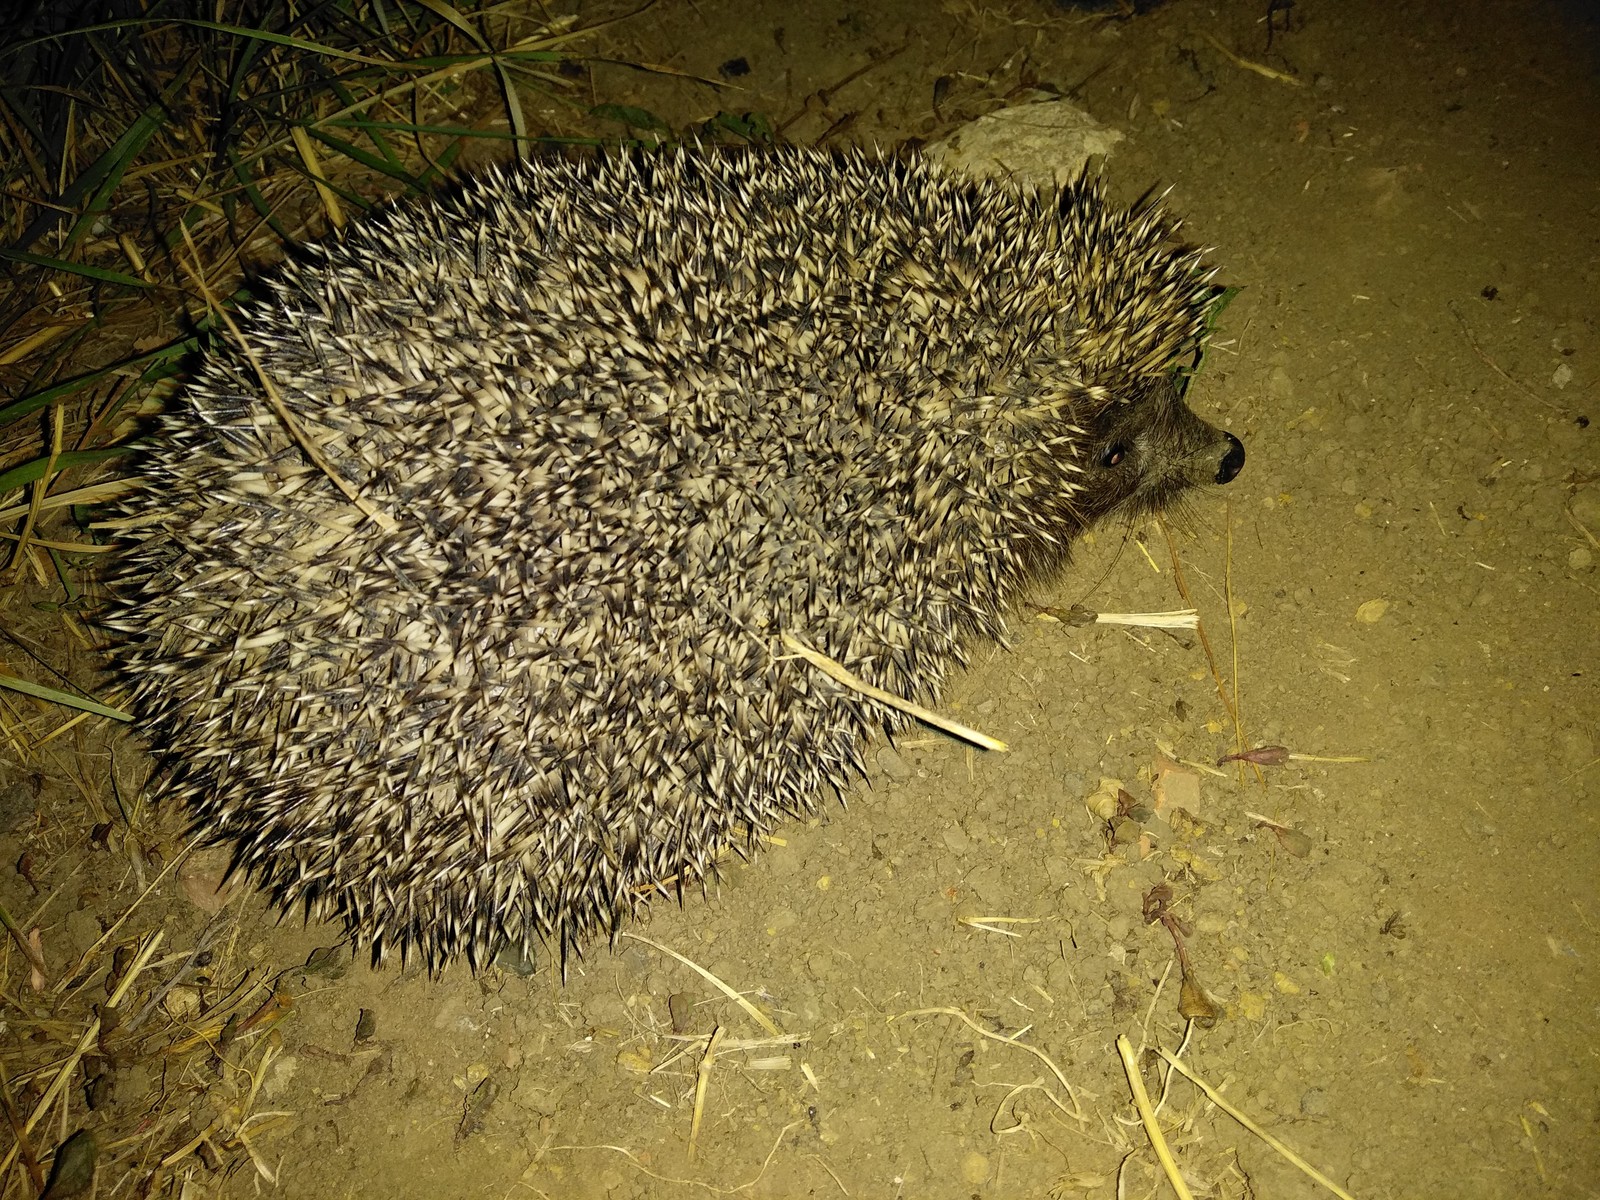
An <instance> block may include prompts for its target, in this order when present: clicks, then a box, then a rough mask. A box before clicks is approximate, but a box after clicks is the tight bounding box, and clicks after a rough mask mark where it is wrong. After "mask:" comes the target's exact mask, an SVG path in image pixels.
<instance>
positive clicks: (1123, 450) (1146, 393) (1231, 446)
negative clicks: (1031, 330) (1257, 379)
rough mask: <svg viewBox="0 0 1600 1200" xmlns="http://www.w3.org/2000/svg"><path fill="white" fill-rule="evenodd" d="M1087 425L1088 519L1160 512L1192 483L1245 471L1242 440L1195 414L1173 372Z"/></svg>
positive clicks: (1081, 500)
mask: <svg viewBox="0 0 1600 1200" xmlns="http://www.w3.org/2000/svg"><path fill="white" fill-rule="evenodd" d="M1086 428H1087V431H1088V433H1089V435H1090V440H1089V443H1088V445H1087V446H1086V447H1085V454H1084V456H1083V460H1082V461H1083V465H1084V466H1085V468H1086V471H1087V473H1086V475H1085V476H1084V480H1083V489H1082V492H1081V493H1080V495H1079V497H1078V505H1079V508H1080V509H1081V511H1082V512H1083V515H1084V518H1085V519H1086V520H1088V521H1093V520H1098V519H1100V518H1103V517H1107V516H1112V515H1115V516H1118V517H1122V518H1126V519H1130V520H1131V519H1135V518H1138V517H1142V516H1149V515H1152V514H1155V513H1160V512H1163V511H1165V510H1167V509H1168V508H1169V507H1171V506H1172V505H1173V504H1175V503H1177V502H1178V501H1179V500H1180V498H1181V497H1182V496H1183V495H1184V493H1185V492H1187V491H1189V490H1190V489H1191V488H1194V487H1196V486H1199V485H1203V484H1211V483H1228V482H1231V481H1232V480H1233V479H1234V477H1235V476H1237V475H1238V474H1239V472H1240V471H1241V470H1243V469H1244V445H1243V443H1241V442H1240V441H1239V439H1238V438H1236V437H1234V436H1233V434H1231V433H1228V432H1227V431H1226V430H1222V429H1218V428H1217V427H1216V426H1214V425H1211V424H1209V423H1207V422H1206V421H1203V420H1201V419H1200V417H1198V416H1196V415H1195V413H1194V410H1192V409H1191V408H1190V407H1189V406H1188V405H1187V404H1185V403H1184V400H1183V396H1182V393H1181V391H1180V389H1179V386H1178V383H1177V381H1176V380H1175V379H1173V378H1171V377H1169V378H1164V379H1155V380H1150V381H1149V382H1148V383H1146V384H1144V385H1142V387H1141V389H1140V392H1139V394H1138V395H1136V396H1135V397H1134V398H1133V399H1132V400H1131V401H1126V402H1117V403H1112V404H1109V405H1107V406H1106V407H1105V409H1103V410H1102V411H1101V412H1100V413H1099V414H1098V415H1097V416H1096V417H1095V418H1094V419H1093V420H1092V421H1090V422H1089V423H1088V424H1087V426H1086Z"/></svg>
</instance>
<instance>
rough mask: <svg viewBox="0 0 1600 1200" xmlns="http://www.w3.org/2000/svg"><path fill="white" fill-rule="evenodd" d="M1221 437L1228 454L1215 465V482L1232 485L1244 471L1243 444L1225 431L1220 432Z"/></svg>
mask: <svg viewBox="0 0 1600 1200" xmlns="http://www.w3.org/2000/svg"><path fill="white" fill-rule="evenodd" d="M1222 436H1223V438H1224V439H1225V440H1226V441H1227V443H1228V452H1227V453H1226V454H1224V455H1223V456H1222V461H1221V462H1220V463H1218V464H1217V482H1218V483H1232V482H1233V481H1234V480H1235V479H1237V478H1238V477H1239V472H1240V471H1242V470H1244V443H1243V442H1241V441H1240V440H1239V439H1238V438H1236V437H1234V436H1233V434H1231V433H1229V432H1228V431H1227V430H1226V429H1224V430H1222Z"/></svg>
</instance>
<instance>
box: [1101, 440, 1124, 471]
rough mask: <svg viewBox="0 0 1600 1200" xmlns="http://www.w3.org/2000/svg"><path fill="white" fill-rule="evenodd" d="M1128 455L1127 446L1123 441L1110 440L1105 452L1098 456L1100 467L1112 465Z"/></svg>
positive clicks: (1115, 464)
mask: <svg viewBox="0 0 1600 1200" xmlns="http://www.w3.org/2000/svg"><path fill="white" fill-rule="evenodd" d="M1127 457H1128V447H1127V444H1126V443H1124V442H1112V443H1111V445H1109V446H1107V447H1106V452H1105V453H1104V454H1102V455H1101V456H1100V465H1101V466H1102V467H1114V466H1117V465H1118V464H1119V463H1121V462H1122V460H1123V459H1125V458H1127Z"/></svg>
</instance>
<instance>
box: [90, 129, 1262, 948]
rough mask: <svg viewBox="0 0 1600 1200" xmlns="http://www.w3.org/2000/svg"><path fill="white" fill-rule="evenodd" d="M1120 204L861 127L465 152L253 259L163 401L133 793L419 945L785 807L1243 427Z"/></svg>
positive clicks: (287, 889) (1158, 261)
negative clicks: (312, 450) (1223, 403)
mask: <svg viewBox="0 0 1600 1200" xmlns="http://www.w3.org/2000/svg"><path fill="white" fill-rule="evenodd" d="M1169 235H1170V229H1169V227H1168V225H1167V224H1166V222H1165V221H1164V220H1163V218H1162V217H1161V216H1160V214H1159V213H1158V212H1156V211H1155V210H1154V209H1152V208H1150V207H1138V208H1136V209H1134V210H1133V211H1127V210H1122V209H1118V208H1115V207H1112V206H1110V205H1108V204H1107V203H1106V202H1104V200H1103V199H1102V197H1101V195H1100V192H1099V190H1098V188H1097V187H1096V186H1095V185H1093V184H1090V183H1085V184H1082V185H1079V186H1077V187H1073V188H1069V189H1067V190H1065V191H1064V192H1062V193H1061V194H1060V195H1059V196H1035V195H1031V194H1026V195H1025V194H1018V193H1015V192H1013V191H1011V190H1009V189H1007V188H1005V187H1003V186H1000V185H997V184H991V183H975V182H968V181H964V180H960V179H957V178H955V177H953V176H950V175H947V174H945V173H943V172H942V171H940V170H939V169H937V168H935V167H934V166H932V165H929V164H927V163H924V162H921V161H911V162H902V161H896V160H893V159H889V158H884V157H880V156H874V155H870V154H865V153H858V152H846V153H841V154H832V153H824V152H816V151H800V150H786V151H776V152H742V153H733V152H728V153H722V152H713V151H707V150H693V149H691V150H680V151H667V152H660V153H654V154H637V155H617V156H609V157H597V158H592V159H588V160H585V161H582V162H570V161H565V160H549V161H543V162H538V163H535V164H533V165H528V166H519V167H515V168H508V169H502V170H493V171H489V172H488V173H486V174H484V175H482V176H480V177H478V178H476V179H474V180H471V181H469V182H467V183H466V184H464V185H463V186H461V187H460V188H459V189H458V190H456V191H455V192H453V193H452V194H450V195H448V196H446V197H444V198H442V199H439V200H436V201H430V202H426V203H419V204H412V205H408V206H404V207H396V208H395V209H393V210H392V211H389V212H388V213H386V214H384V215H381V216H379V217H377V218H376V219H373V220H371V221H370V222H368V223H366V224H364V225H362V226H360V227H358V228H356V229H354V230H352V231H350V232H349V233H347V234H345V235H343V236H342V237H341V238H338V239H335V240H332V241H330V242H328V243H326V244H324V245H322V246H320V247H317V248H313V249H312V250H310V251H309V252H308V253H306V254H305V255H303V256H301V257H300V258H299V259H297V260H296V261H295V262H293V263H291V264H290V265H288V266H287V267H286V268H285V269H284V270H282V271H281V273H279V274H278V275H277V276H276V278H275V279H274V281H273V282H272V283H271V285H270V291H269V292H268V293H267V294H266V296H265V297H264V298H263V299H260V300H259V301H257V302H255V303H253V304H252V305H250V306H248V307H247V308H246V309H245V310H244V312H243V313H242V314H241V315H240V324H241V327H242V329H243V331H244V335H245V338H246V340H247V341H248V343H249V345H250V347H251V353H252V355H253V356H254V359H255V360H256V362H258V363H259V365H260V368H261V371H262V372H263V373H264V374H265V375H266V376H267V377H268V378H270V380H271V382H272V385H273V387H274V389H275V390H276V392H277V393H278V394H279V395H280V396H281V398H282V404H283V405H285V406H287V408H288V409H289V410H290V411H291V412H292V413H293V415H294V418H295V421H296V422H297V423H298V424H299V426H300V427H301V432H302V435H303V436H304V437H305V438H309V439H310V440H312V441H313V442H314V443H315V444H316V445H317V446H318V447H319V448H320V451H321V454H322V455H323V456H324V457H325V459H326V460H327V462H329V463H331V465H332V466H333V468H334V469H335V470H336V471H337V473H338V475H339V476H340V477H341V478H342V479H343V481H344V482H345V484H346V487H347V489H348V490H349V491H351V492H354V493H357V494H359V496H360V497H361V498H362V499H363V501H364V502H366V503H368V504H369V505H370V506H371V507H373V508H375V509H377V510H381V513H382V514H384V515H386V516H387V518H388V521H387V522H384V521H375V520H372V519H369V518H368V517H366V516H364V515H363V514H362V512H361V511H360V510H359V509H358V508H357V507H356V506H355V505H354V504H352V503H351V501H350V500H349V499H347V497H346V495H345V494H344V493H342V492H341V491H340V490H339V489H337V488H335V487H334V486H333V484H332V482H331V481H330V479H329V478H328V476H327V474H326V473H325V472H324V470H323V469H321V468H320V467H319V466H317V465H314V464H313V463H312V462H311V461H310V460H309V459H308V458H307V456H306V454H305V453H304V452H303V451H302V449H301V448H300V445H299V444H297V442H296V440H295V438H294V437H291V436H290V434H289V433H287V432H286V431H285V428H284V427H283V425H282V424H281V423H280V421H279V419H278V418H277V416H275V415H274V413H275V411H276V410H275V408H274V406H273V405H272V404H271V403H268V401H267V399H266V398H265V397H264V389H263V386H262V384H261V382H260V379H259V376H258V374H257V372H256V369H255V367H254V366H253V365H252V363H251V361H250V359H249V358H248V357H247V356H246V355H245V354H244V353H242V352H241V351H239V350H238V349H237V348H228V349H221V350H219V351H217V352H216V353H215V354H214V355H213V356H212V357H211V358H210V359H209V360H208V361H207V362H206V363H205V364H204V366H203V368H202V370H201V372H200V374H199V376H198V378H197V380H196V382H195V383H194V385H193V386H192V387H191V388H190V389H189V391H188V392H187V394H186V400H185V401H184V406H183V410H182V411H181V412H179V413H177V414H175V415H174V416H173V417H172V418H169V420H168V421H167V424H166V427H165V428H164V430H163V431H162V433H161V434H160V436H159V437H158V438H157V439H156V441H155V444H154V446H153V448H152V450H151V453H150V456H149V460H148V465H147V469H146V478H147V483H148V487H146V488H145V489H144V490H143V491H142V493H141V495H140V497H139V498H138V499H136V500H135V501H133V502H131V503H130V512H129V517H130V518H131V520H130V525H132V527H133V532H132V534H131V537H132V538H133V539H134V541H135V545H134V546H133V548H132V550H131V551H130V553H129V554H128V555H127V557H126V565H125V568H124V578H123V579H122V581H121V583H120V585H119V587H118V589H117V590H118V592H119V594H120V596H121V600H120V604H121V608H120V611H119V614H118V616H117V617H116V618H115V623H116V624H117V625H118V626H119V627H121V628H122V629H124V630H126V631H127V637H128V644H127V645H126V646H125V647H124V651H123V661H124V662H125V664H126V669H127V672H128V674H129V675H130V676H131V678H132V680H133V682H134V687H135V699H136V703H137V705H138V706H139V708H140V709H141V711H142V713H143V714H144V715H145V717H146V719H147V728H148V729H149V730H150V731H151V737H152V740H153V741H154V743H155V744H156V746H157V747H158V748H160V750H161V751H162V753H163V754H164V755H165V757H166V760H167V772H168V773H167V785H166V786H167V790H168V792H169V793H170V794H174V795H176V796H178V797H181V799H182V800H183V801H184V802H185V803H187V804H188V805H189V807H190V809H191V810H192V812H193V814H194V816H195V819H196V821H197V823H198V826H199V827H200V828H201V829H202V830H204V831H205V832H206V833H208V834H209V835H211V836H212V837H213V838H215V839H217V840H219V841H223V842H227V843H231V844H232V845H233V846H234V848H235V862H236V866H237V867H238V868H239V869H241V870H247V871H248V872H249V873H250V874H251V875H252V876H253V877H255V878H256V879H257V880H259V881H260V882H261V883H263V884H264V885H265V886H266V887H267V888H268V889H270V891H271V892H272V894H273V895H274V897H275V898H276V899H277V900H278V901H279V902H280V903H282V904H284V905H295V904H303V905H305V906H306V907H308V908H309V909H310V910H312V911H314V912H317V913H321V914H326V915H333V916H337V917H339V918H341V919H342V920H343V921H344V923H345V924H346V926H347V927H348V929H349V931H350V932H351V933H352V934H353V935H354V936H355V937H356V938H357V940H359V941H362V942H365V943H367V944H369V945H370V946H371V948H372V951H373V954H374V956H375V958H378V959H382V958H383V957H384V956H385V954H386V953H388V952H391V951H399V952H400V953H402V954H404V953H418V954H420V955H421V956H422V957H423V958H424V959H425V960H426V961H427V962H428V964H429V965H430V966H438V965H440V964H443V963H445V962H447V961H449V960H451V959H453V958H456V957H458V956H461V955H466V956H467V957H469V958H470V959H472V960H473V961H474V962H482V961H483V960H484V959H485V958H486V957H487V956H488V955H489V954H492V953H494V952H495V951H496V950H497V949H499V948H501V947H509V948H512V949H514V950H517V951H520V952H523V953H531V952H532V951H533V948H534V943H535V942H537V941H539V940H544V941H547V942H549V943H552V944H554V945H556V946H559V947H560V948H561V949H562V950H563V952H564V951H565V950H567V949H568V948H572V947H578V948H581V946H582V944H583V943H584V942H585V941H587V940H588V939H590V938H591V937H593V936H594V935H596V934H602V933H607V932H610V933H614V932H615V931H616V929H617V927H618V924H619V922H620V921H621V920H623V919H624V917H625V916H626V915H627V914H628V913H629V912H630V910H631V909H632V908H633V907H634V906H635V905H636V904H637V903H638V902H639V898H640V897H641V896H642V895H644V894H645V893H647V892H648V891H649V890H651V889H652V888H662V887H681V886H682V885H683V884H684V883H685V882H694V881H696V880H698V879H700V878H701V877H702V876H703V875H704V874H705V873H706V872H707V871H708V870H709V869H710V866H711V864H712V863H713V861H714V860H715V859H716V858H717V856H718V855H719V853H721V852H722V851H724V850H725V849H727V848H729V847H742V846H744V845H746V844H749V843H751V842H753V841H754V840H755V839H756V838H757V837H758V836H759V835H762V834H765V833H767V832H768V831H770V830H771V829H773V827H774V826H775V825H776V824H777V823H778V822H780V821H781V820H782V819H783V818H784V817H785V816H786V815H791V814H806V813H810V812H813V811H815V810H816V806H817V805H818V803H819V801H820V799H821V797H822V796H824V795H826V794H827V793H829V792H831V791H836V790H840V789H843V788H845V787H847V786H848V781H849V778H850V776H851V775H852V773H853V772H857V771H859V770H860V768H861V765H862V762H861V753H862V745H863V742H864V740H865V739H867V738H868V737H869V736H870V735H871V734H872V733H873V732H874V731H875V730H882V729H884V728H885V727H887V728H888V729H889V730H890V731H893V730H894V729H896V728H899V727H900V726H901V725H902V724H903V722H904V718H901V717H899V716H898V715H896V714H894V713H892V712H889V711H887V710H884V709H881V708H878V707H877V706H875V705H873V704H872V703H871V702H869V701H866V700H864V699H862V698H861V697H860V696H858V695H856V694H855V693H853V692H850V691H848V690H846V689H844V688H842V687H841V686H839V685H838V684H836V683H835V682H833V681H832V680H830V679H828V678H826V677H824V676H822V675H821V674H820V673H818V672H817V671H816V670H815V669H814V668H811V667H809V666H807V665H806V664H805V663H803V662H800V661H798V660H795V659H793V658H792V657H791V656H788V655H787V654H786V653H785V652H784V650H783V647H782V645H781V641H780V639H781V637H782V635H783V634H785V633H789V634H792V635H794V636H795V637H797V638H799V639H800V640H801V641H804V642H806V643H808V644H810V645H811V646H814V647H816V648H817V649H819V650H821V651H822V652H824V653H825V654H828V655H830V656H832V657H833V658H834V659H836V660H838V661H839V662H841V663H842V664H844V665H845V666H846V667H847V668H849V669H850V670H852V671H854V672H855V673H856V674H858V675H860V676H862V677H863V678H865V679H866V680H867V681H869V682H871V683H874V684H877V685H878V686H880V687H882V688H885V689H887V690H889V691H892V692H895V693H898V694H900V695H903V696H905V697H907V698H910V699H914V700H917V701H919V702H922V703H925V704H931V703H933V702H935V700H936V699H937V697H938V695H939V693H940V690H941V687H942V685H943V684H944V682H945V680H946V678H947V676H948V675H949V674H950V672H951V670H952V669H953V668H955V667H957V666H958V665H960V664H961V663H962V662H963V661H964V648H965V647H966V646H967V645H969V644H970V643H971V642H972V640H973V639H975V638H982V637H987V638H998V637H1000V636H1001V635H1002V633H1003V615H1004V612H1005V610H1006V608H1007V607H1008V605H1009V604H1010V603H1011V602H1012V601H1013V600H1014V599H1015V597H1016V594H1017V592H1018V590H1019V588H1020V587H1021V586H1022V585H1023V584H1024V583H1025V582H1027V581H1029V580H1030V579H1032V578H1034V577H1036V576H1037V575H1038V574H1039V573H1040V572H1043V571H1047V570H1049V569H1051V568H1053V567H1055V566H1058V565H1059V564H1060V563H1062V562H1063V561H1064V560H1065V557H1066V553H1067V549H1068V546H1069V545H1070V543H1071V541H1072V539H1073V538H1074V536H1075V535H1077V534H1078V533H1079V532H1080V531H1081V530H1082V529H1083V528H1084V527H1085V525H1086V524H1087V523H1088V522H1089V521H1091V520H1094V519H1096V518H1098V517H1101V516H1104V515H1105V514H1107V513H1109V512H1114V511H1126V510H1129V509H1133V508H1145V509H1148V508H1155V507H1159V506H1160V505H1162V504H1164V503H1166V502H1167V501H1169V500H1171V499H1173V498H1174V497H1175V496H1177V495H1178V494H1180V493H1181V492H1182V491H1183V490H1184V489H1185V488H1187V487H1189V486H1190V485H1192V484H1195V483H1200V482H1210V481H1217V482H1227V481H1228V480H1229V479H1231V478H1232V477H1233V475H1234V474H1236V473H1237V472H1238V470H1239V468H1240V466H1241V465H1242V463H1243V449H1242V447H1241V446H1240V445H1239V443H1238V441H1237V440H1236V439H1234V438H1232V437H1231V435H1228V434H1224V433H1220V432H1219V431H1217V430H1215V429H1213V428H1212V427H1211V426H1209V425H1207V424H1205V423H1204V422H1202V421H1201V420H1200V419H1199V418H1198V417H1196V416H1194V414H1193V413H1191V412H1190V411H1189V410H1188V409H1187V408H1186V407H1185V406H1184V405H1183V404H1182V402H1181V400H1180V399H1179V397H1178V394H1177V390H1176V388H1175V387H1174V386H1173V385H1172V383H1171V375H1172V372H1173V369H1174V366H1175V364H1180V363H1185V362H1188V361H1190V360H1191V359H1192V356H1193V354H1194V352H1195V350H1196V348H1197V347H1198V346H1199V344H1200V343H1201V341H1202V339H1203V337H1204V335H1205V321H1206V314H1207V310H1208V308H1209V306H1210V305H1211V304H1212V302H1213V301H1214V299H1215V297H1216V294H1217V289H1216V288H1215V287H1214V286H1213V285H1212V284H1211V283H1210V282H1209V276H1208V275H1206V274H1205V273H1204V272H1203V271H1202V269H1201V266H1200V263H1199V261H1198V259H1197V256H1196V255H1195V254H1194V253H1193V252H1190V251H1187V250H1184V249H1181V248H1177V247H1174V246H1173V245H1172V244H1171V243H1170V241H1169Z"/></svg>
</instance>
